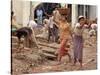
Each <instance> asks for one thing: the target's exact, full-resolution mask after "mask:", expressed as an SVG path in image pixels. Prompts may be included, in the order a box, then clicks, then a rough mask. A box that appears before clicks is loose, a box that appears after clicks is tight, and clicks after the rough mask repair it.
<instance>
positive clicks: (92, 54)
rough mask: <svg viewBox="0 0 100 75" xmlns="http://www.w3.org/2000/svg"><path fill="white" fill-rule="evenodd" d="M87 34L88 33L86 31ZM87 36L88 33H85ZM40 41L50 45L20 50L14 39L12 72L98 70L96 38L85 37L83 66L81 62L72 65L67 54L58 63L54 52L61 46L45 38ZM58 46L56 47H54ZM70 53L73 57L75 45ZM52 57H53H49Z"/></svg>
mask: <svg viewBox="0 0 100 75" xmlns="http://www.w3.org/2000/svg"><path fill="white" fill-rule="evenodd" d="M85 34H87V33H85ZM84 36H86V35H84ZM38 42H40V43H44V44H46V45H48V46H50V47H48V46H42V45H40V46H41V47H42V48H41V49H37V48H35V47H33V48H31V49H27V48H25V49H23V50H21V51H18V50H17V49H16V45H15V46H14V45H13V43H16V41H15V40H14V39H13V40H12V74H13V75H20V74H26V73H28V74H29V73H44V72H64V71H66V72H67V71H77V70H96V69H97V51H96V49H97V48H96V47H97V44H96V38H95V37H92V38H88V37H85V42H84V50H83V51H84V52H83V53H84V54H83V65H84V66H83V68H80V67H79V64H76V66H72V62H69V61H68V57H67V56H65V57H63V59H62V64H60V65H57V64H56V63H57V60H56V56H55V55H54V54H53V52H55V51H56V50H57V49H56V48H59V44H57V43H47V42H46V41H43V39H42V40H41V39H38ZM51 46H53V47H56V48H52V47H51ZM43 50H49V51H50V52H48V53H51V54H50V55H49V56H48V54H47V55H44V54H43V53H45V52H43ZM70 53H71V55H72V57H73V47H72V46H71V50H70ZM47 56H48V57H51V58H53V59H51V58H47Z"/></svg>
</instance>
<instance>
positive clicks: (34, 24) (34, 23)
mask: <svg viewBox="0 0 100 75" xmlns="http://www.w3.org/2000/svg"><path fill="white" fill-rule="evenodd" d="M36 26H37V23H36V22H35V21H34V20H30V21H29V27H31V28H34V27H36Z"/></svg>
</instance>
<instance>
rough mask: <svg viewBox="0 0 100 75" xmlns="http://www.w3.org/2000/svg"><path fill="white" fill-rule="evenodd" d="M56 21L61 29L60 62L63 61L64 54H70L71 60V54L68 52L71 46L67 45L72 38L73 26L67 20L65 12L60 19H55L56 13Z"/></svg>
mask: <svg viewBox="0 0 100 75" xmlns="http://www.w3.org/2000/svg"><path fill="white" fill-rule="evenodd" d="M54 21H55V23H56V25H57V26H58V28H59V31H60V48H59V50H58V57H57V59H58V62H59V63H61V58H62V56H64V55H68V56H69V60H71V56H70V54H69V53H68V49H69V47H68V48H66V45H67V46H68V41H69V39H70V38H71V27H70V24H69V23H68V22H67V20H66V15H65V14H61V17H60V19H55V15H54Z"/></svg>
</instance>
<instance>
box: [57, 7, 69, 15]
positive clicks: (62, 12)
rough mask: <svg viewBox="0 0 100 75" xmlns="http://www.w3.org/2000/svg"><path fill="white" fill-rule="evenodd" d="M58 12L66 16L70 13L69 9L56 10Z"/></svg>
mask: <svg viewBox="0 0 100 75" xmlns="http://www.w3.org/2000/svg"><path fill="white" fill-rule="evenodd" d="M58 11H59V13H60V14H61V15H68V14H69V13H70V9H69V8H58Z"/></svg>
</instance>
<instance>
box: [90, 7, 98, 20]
mask: <svg viewBox="0 0 100 75" xmlns="http://www.w3.org/2000/svg"><path fill="white" fill-rule="evenodd" d="M95 18H97V6H91V7H90V19H91V20H93V19H95Z"/></svg>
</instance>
